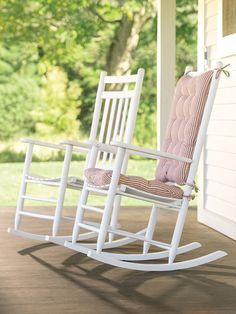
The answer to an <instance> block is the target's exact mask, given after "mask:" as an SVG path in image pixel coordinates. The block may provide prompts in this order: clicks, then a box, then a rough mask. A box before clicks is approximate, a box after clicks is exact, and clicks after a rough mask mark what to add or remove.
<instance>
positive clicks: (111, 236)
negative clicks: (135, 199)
mask: <svg viewBox="0 0 236 314" xmlns="http://www.w3.org/2000/svg"><path fill="white" fill-rule="evenodd" d="M120 202H121V196H120V195H117V196H116V197H115V201H114V208H113V212H112V216H111V227H112V228H117V221H118V215H119V211H120ZM113 240H114V234H113V233H109V242H110V243H111V242H112V241H113Z"/></svg>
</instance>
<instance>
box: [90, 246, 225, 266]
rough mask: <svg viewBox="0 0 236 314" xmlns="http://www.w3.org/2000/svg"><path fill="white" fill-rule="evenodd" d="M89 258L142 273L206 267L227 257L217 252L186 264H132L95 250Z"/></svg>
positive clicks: (223, 253) (91, 251)
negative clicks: (207, 264) (205, 265)
mask: <svg viewBox="0 0 236 314" xmlns="http://www.w3.org/2000/svg"><path fill="white" fill-rule="evenodd" d="M87 255H88V256H89V257H91V258H93V259H95V260H97V261H99V262H102V263H105V264H109V265H112V266H117V267H121V268H126V269H132V270H140V271H173V270H180V269H188V268H192V267H196V266H200V265H204V264H206V263H210V262H213V261H215V260H217V259H220V258H222V257H224V256H226V255H227V253H226V252H224V251H215V252H213V253H210V254H207V255H203V256H201V257H198V258H194V259H190V260H187V261H184V262H176V263H169V264H141V263H131V262H126V261H121V260H119V259H115V258H112V254H111V256H109V257H108V256H107V255H106V254H105V253H103V252H102V253H97V252H96V251H94V250H89V251H88V254H87Z"/></svg>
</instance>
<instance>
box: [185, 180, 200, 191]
mask: <svg viewBox="0 0 236 314" xmlns="http://www.w3.org/2000/svg"><path fill="white" fill-rule="evenodd" d="M185 185H188V186H190V187H191V188H192V189H193V190H194V191H195V192H196V193H198V192H199V188H198V187H197V184H196V182H195V181H193V183H189V182H185Z"/></svg>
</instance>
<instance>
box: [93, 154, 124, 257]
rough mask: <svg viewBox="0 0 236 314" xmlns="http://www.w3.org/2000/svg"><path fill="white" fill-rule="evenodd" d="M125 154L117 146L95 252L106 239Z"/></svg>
mask: <svg viewBox="0 0 236 314" xmlns="http://www.w3.org/2000/svg"><path fill="white" fill-rule="evenodd" d="M124 155H125V150H124V149H123V148H119V149H118V152H117V156H116V161H115V167H114V171H113V174H112V178H111V183H110V188H109V191H108V196H107V201H106V204H105V208H104V212H103V216H102V221H101V225H100V230H99V233H98V239H97V252H98V253H100V252H101V251H102V249H103V246H104V242H105V239H106V235H107V231H108V227H109V224H110V221H111V214H112V209H113V205H114V200H115V196H116V190H117V186H118V182H119V178H120V170H121V167H122V163H123V159H124Z"/></svg>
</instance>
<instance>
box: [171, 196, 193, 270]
mask: <svg viewBox="0 0 236 314" xmlns="http://www.w3.org/2000/svg"><path fill="white" fill-rule="evenodd" d="M188 204H189V200H188V199H187V198H185V199H184V200H183V203H182V206H181V208H180V211H179V214H178V218H177V221H176V225H175V229H174V233H173V236H172V241H171V249H170V254H169V261H168V262H169V264H172V263H173V262H174V260H175V257H176V253H177V249H178V246H179V242H180V238H181V235H182V231H183V227H184V222H185V219H186V215H187V211H188Z"/></svg>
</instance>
